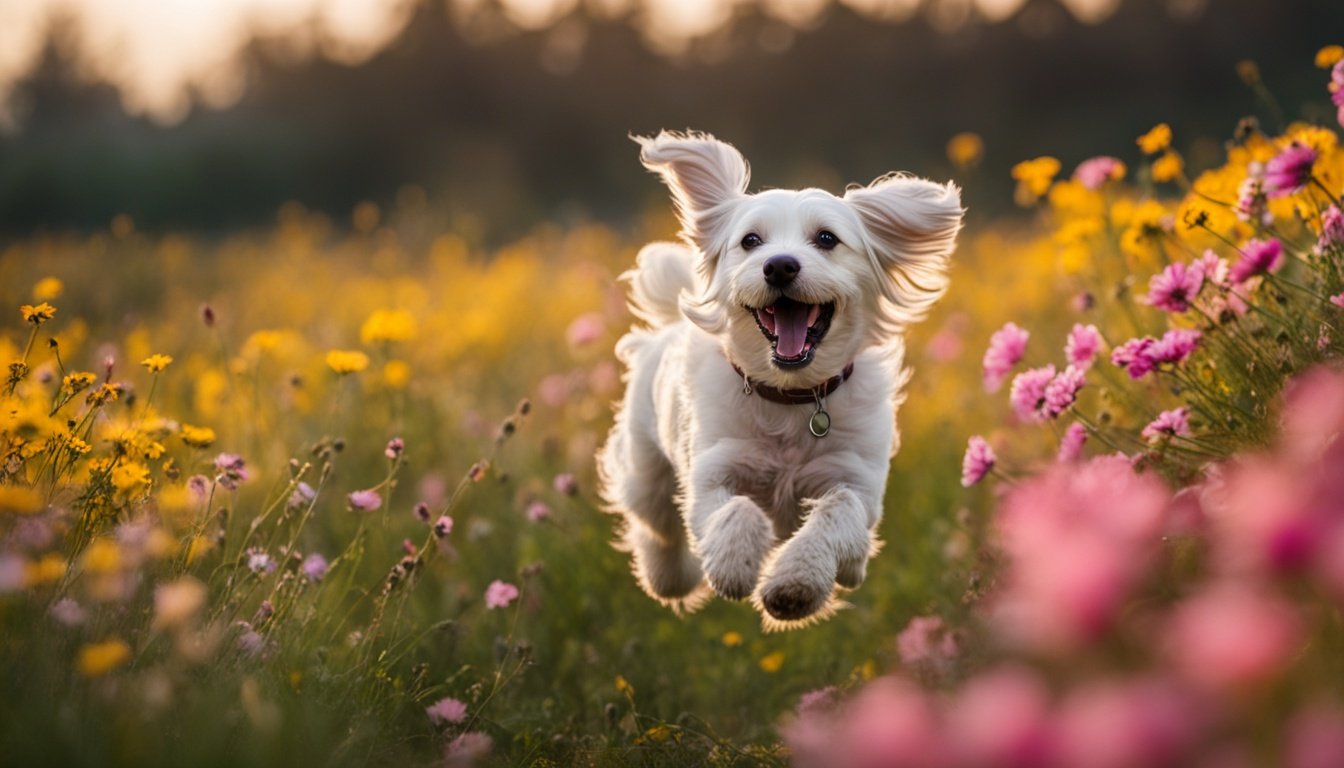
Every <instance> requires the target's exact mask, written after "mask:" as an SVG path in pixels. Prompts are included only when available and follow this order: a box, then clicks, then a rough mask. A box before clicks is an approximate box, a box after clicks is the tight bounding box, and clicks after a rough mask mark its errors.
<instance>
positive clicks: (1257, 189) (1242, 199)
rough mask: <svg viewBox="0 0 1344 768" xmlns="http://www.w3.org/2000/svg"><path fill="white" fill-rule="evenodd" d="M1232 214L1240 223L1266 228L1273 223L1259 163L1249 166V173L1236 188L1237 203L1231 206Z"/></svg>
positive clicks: (1262, 168)
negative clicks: (1255, 224) (1254, 223)
mask: <svg viewBox="0 0 1344 768" xmlns="http://www.w3.org/2000/svg"><path fill="white" fill-rule="evenodd" d="M1232 212H1233V213H1235V214H1236V216H1237V218H1238V219H1240V220H1241V221H1245V222H1256V223H1258V224H1260V225H1261V226H1266V227H1267V226H1269V225H1270V224H1271V223H1273V221H1274V214H1272V213H1270V211H1269V199H1268V196H1267V195H1266V194H1265V179H1264V167H1263V166H1262V165H1261V164H1260V163H1251V164H1250V173H1248V174H1247V176H1246V178H1245V179H1243V180H1242V182H1241V184H1240V185H1239V186H1238V187H1237V202H1236V203H1235V204H1233V206H1232Z"/></svg>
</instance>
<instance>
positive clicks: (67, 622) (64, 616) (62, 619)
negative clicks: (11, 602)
mask: <svg viewBox="0 0 1344 768" xmlns="http://www.w3.org/2000/svg"><path fill="white" fill-rule="evenodd" d="M3 591H4V590H3V589H0V592H3ZM48 613H50V614H51V618H53V619H55V620H56V621H57V622H59V623H60V624H62V625H64V626H67V627H78V626H79V625H81V624H83V623H84V621H85V620H86V619H87V618H88V617H89V614H88V612H87V611H85V610H84V608H83V607H82V606H80V604H79V603H76V602H75V601H74V600H71V599H70V598H68V597H63V598H61V599H60V600H58V601H57V602H56V604H55V605H53V606H51V608H50V609H49V610H48Z"/></svg>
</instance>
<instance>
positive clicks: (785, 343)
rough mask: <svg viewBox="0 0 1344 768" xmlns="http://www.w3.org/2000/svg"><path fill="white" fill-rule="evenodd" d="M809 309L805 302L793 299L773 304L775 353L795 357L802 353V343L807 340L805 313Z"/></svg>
mask: <svg viewBox="0 0 1344 768" xmlns="http://www.w3.org/2000/svg"><path fill="white" fill-rule="evenodd" d="M809 309H811V307H810V306H808V305H807V304H801V303H798V302H794V301H781V302H779V303H778V304H776V305H775V335H776V336H777V337H778V341H776V342H775V354H777V355H779V356H780V357H797V356H799V355H801V354H803V343H804V342H805V341H807V313H808V310H809Z"/></svg>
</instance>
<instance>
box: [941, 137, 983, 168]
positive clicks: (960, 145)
mask: <svg viewBox="0 0 1344 768" xmlns="http://www.w3.org/2000/svg"><path fill="white" fill-rule="evenodd" d="M984 154H985V140H984V139H982V138H980V134H978V133H971V132H969V131H965V132H963V133H958V134H957V135H956V136H953V137H952V138H951V139H948V141H947V159H948V160H951V161H952V164H953V165H955V166H956V167H958V168H970V167H971V166H973V165H975V164H976V163H978V162H980V158H981V157H983V156H984Z"/></svg>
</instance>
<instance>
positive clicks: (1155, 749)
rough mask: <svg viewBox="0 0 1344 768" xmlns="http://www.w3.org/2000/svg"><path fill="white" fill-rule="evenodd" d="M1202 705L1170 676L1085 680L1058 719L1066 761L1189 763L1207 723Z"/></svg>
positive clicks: (1094, 765)
mask: <svg viewBox="0 0 1344 768" xmlns="http://www.w3.org/2000/svg"><path fill="white" fill-rule="evenodd" d="M1199 704H1200V702H1199V701H1198V700H1196V699H1195V698H1194V697H1193V696H1192V695H1190V694H1189V693H1187V692H1184V691H1182V690H1181V689H1180V688H1178V687H1176V686H1175V685H1173V684H1172V683H1170V682H1168V681H1165V680H1158V679H1143V678H1140V679H1137V680H1126V681H1124V682H1121V681H1106V682H1101V683H1089V684H1085V685H1084V686H1082V687H1079V688H1077V689H1075V690H1074V691H1073V692H1072V693H1070V694H1069V696H1068V697H1067V698H1066V699H1065V701H1064V702H1063V704H1062V705H1061V707H1060V711H1059V714H1058V716H1057V718H1056V720H1057V723H1058V727H1059V730H1060V742H1061V753H1062V754H1061V760H1060V765H1067V766H1073V767H1074V768H1131V767H1132V766H1162V765H1186V764H1188V763H1189V761H1188V760H1186V759H1184V758H1186V757H1187V756H1188V755H1189V751H1190V749H1191V748H1192V747H1193V746H1195V744H1197V743H1198V740H1199V737H1200V734H1201V732H1202V730H1203V728H1204V726H1205V723H1204V722H1203V720H1205V717H1204V716H1202V715H1201V714H1200V706H1199Z"/></svg>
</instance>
